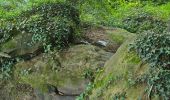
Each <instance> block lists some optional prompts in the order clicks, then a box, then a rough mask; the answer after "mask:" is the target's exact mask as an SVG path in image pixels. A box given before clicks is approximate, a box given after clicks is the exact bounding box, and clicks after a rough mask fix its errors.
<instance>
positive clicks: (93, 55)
mask: <svg viewBox="0 0 170 100" xmlns="http://www.w3.org/2000/svg"><path fill="white" fill-rule="evenodd" d="M111 55H112V53H109V52H106V51H104V50H102V49H100V48H98V47H95V46H92V45H76V46H72V47H71V48H69V49H68V50H63V51H62V52H57V53H53V54H52V55H47V54H42V55H39V56H37V57H35V58H33V59H32V60H30V61H25V62H20V63H18V64H17V65H16V66H15V67H16V70H15V73H14V75H15V79H16V80H18V81H19V82H20V83H25V84H30V85H31V86H32V87H34V88H38V89H40V90H42V91H45V92H48V88H47V87H46V84H50V85H53V86H56V87H57V88H58V89H59V90H62V92H64V93H67V92H69V93H70V92H71V93H73V94H76V93H81V92H82V91H83V90H84V88H85V86H86V85H87V83H88V82H89V80H88V79H85V78H84V77H83V75H84V73H85V71H86V69H91V70H93V71H96V70H97V69H98V68H100V67H103V65H104V63H105V61H106V60H108V59H109V58H110V57H111Z"/></svg>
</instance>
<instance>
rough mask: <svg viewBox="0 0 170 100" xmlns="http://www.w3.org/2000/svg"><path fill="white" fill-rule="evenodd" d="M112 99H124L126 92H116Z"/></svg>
mask: <svg viewBox="0 0 170 100" xmlns="http://www.w3.org/2000/svg"><path fill="white" fill-rule="evenodd" d="M112 100H126V92H121V93H116V94H115V95H114V96H113V99H112Z"/></svg>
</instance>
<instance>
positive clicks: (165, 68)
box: [132, 31, 170, 100]
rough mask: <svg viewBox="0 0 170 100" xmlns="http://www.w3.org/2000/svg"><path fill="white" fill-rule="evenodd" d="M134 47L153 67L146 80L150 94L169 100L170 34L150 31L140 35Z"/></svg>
mask: <svg viewBox="0 0 170 100" xmlns="http://www.w3.org/2000/svg"><path fill="white" fill-rule="evenodd" d="M132 47H133V48H134V49H135V50H136V52H137V53H138V55H139V56H140V57H141V58H142V59H143V61H144V62H147V63H149V65H150V66H151V67H150V72H149V74H148V75H147V76H145V79H144V80H145V81H146V82H147V83H148V94H149V95H150V96H151V97H153V96H154V95H158V96H159V97H160V99H161V98H162V99H163V100H169V97H170V95H169V94H170V93H169V91H170V88H169V84H170V78H169V77H170V72H169V70H170V33H162V34H158V33H154V32H151V31H149V32H147V33H146V34H142V35H140V37H139V38H138V39H137V40H136V41H135V43H134V44H133V45H132ZM146 77H147V78H146ZM138 82H139V81H138Z"/></svg>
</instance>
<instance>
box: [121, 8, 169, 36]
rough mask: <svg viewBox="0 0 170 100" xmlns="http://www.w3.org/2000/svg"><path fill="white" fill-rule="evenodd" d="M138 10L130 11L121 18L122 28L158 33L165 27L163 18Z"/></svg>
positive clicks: (138, 31)
mask: <svg viewBox="0 0 170 100" xmlns="http://www.w3.org/2000/svg"><path fill="white" fill-rule="evenodd" d="M138 12H140V13H136V12H135V13H132V14H131V15H130V16H128V17H127V18H125V19H124V20H123V28H125V29H127V30H128V31H130V32H133V33H142V32H144V31H148V30H152V31H154V32H156V33H160V32H163V31H164V30H165V29H166V27H167V26H166V22H164V21H163V20H161V19H159V18H156V17H154V16H153V15H152V14H149V13H146V12H142V11H138Z"/></svg>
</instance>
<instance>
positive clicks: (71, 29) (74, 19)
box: [0, 3, 80, 79]
mask: <svg viewBox="0 0 170 100" xmlns="http://www.w3.org/2000/svg"><path fill="white" fill-rule="evenodd" d="M79 24H80V20H79V12H78V10H77V9H76V8H74V7H73V6H71V5H69V4H65V3H47V4H41V5H38V6H35V7H33V8H32V9H28V10H27V11H22V12H21V14H19V15H17V16H15V17H12V18H10V17H8V18H2V19H1V20H0V44H2V43H4V42H6V41H8V40H9V39H11V38H12V37H13V36H15V35H17V34H20V35H22V34H23V33H24V34H30V35H31V36H32V41H31V42H29V43H27V45H28V46H34V45H35V44H36V43H40V44H42V46H43V47H44V52H49V51H51V50H52V49H53V48H54V47H55V48H57V49H62V48H64V47H67V46H69V44H70V43H71V42H72V41H73V40H74V39H75V38H77V37H78V36H79V35H80V34H78V32H79V29H80V27H79ZM14 59H15V57H14ZM1 64H2V66H1V67H0V68H1V71H0V75H1V77H0V78H1V79H3V78H4V79H7V78H9V77H10V75H11V74H12V67H13V65H14V62H13V60H12V62H11V59H9V60H7V61H2V62H1Z"/></svg>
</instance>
